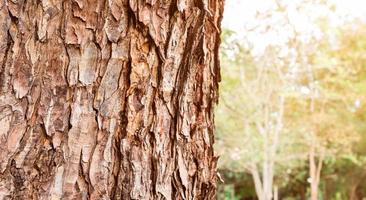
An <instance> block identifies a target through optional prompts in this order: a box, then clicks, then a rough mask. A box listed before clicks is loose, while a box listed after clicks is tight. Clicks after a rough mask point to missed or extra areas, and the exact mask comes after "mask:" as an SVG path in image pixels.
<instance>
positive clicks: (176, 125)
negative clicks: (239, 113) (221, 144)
mask: <svg viewBox="0 0 366 200" xmlns="http://www.w3.org/2000/svg"><path fill="white" fill-rule="evenodd" d="M222 12H223V0H176V1H175V0H174V1H173V0H129V1H128V0H98V1H97V0H88V1H86V0H65V1H57V0H42V1H40V0H0V23H1V24H0V27H1V31H0V64H1V65H0V66H1V68H0V70H1V71H0V72H1V74H0V127H1V128H0V199H52V200H54V199H214V198H215V190H216V163H217V157H216V156H215V155H214V152H213V147H212V145H213V142H214V136H213V129H214V123H213V120H214V119H213V106H214V104H215V103H216V102H217V96H218V93H217V90H218V82H219V80H220V76H219V60H218V46H219V41H220V38H219V35H220V22H221V18H222Z"/></svg>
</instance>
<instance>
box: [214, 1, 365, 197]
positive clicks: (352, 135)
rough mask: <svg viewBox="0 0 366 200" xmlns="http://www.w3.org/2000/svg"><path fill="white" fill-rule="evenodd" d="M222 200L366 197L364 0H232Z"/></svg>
mask: <svg viewBox="0 0 366 200" xmlns="http://www.w3.org/2000/svg"><path fill="white" fill-rule="evenodd" d="M221 74H222V77H221V79H222V80H221V84H220V101H219V106H218V108H217V109H216V119H215V120H216V130H217V131H216V144H215V150H216V151H217V154H218V155H220V159H219V172H220V176H221V179H222V181H221V182H220V183H219V195H218V199H220V200H221V199H223V200H251V199H259V200H272V199H274V200H278V199H285V200H305V199H311V200H348V199H349V200H363V199H366V1H365V0H347V1H346V0H226V6H225V16H224V21H223V34H222V47H221Z"/></svg>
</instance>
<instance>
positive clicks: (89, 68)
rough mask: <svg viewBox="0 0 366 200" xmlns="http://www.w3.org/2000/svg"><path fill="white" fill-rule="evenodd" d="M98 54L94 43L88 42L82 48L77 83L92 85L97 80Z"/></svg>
mask: <svg viewBox="0 0 366 200" xmlns="http://www.w3.org/2000/svg"><path fill="white" fill-rule="evenodd" d="M98 54H99V50H98V48H97V46H96V45H95V43H94V42H89V43H87V44H86V45H85V46H84V47H83V48H82V53H81V57H80V63H79V81H80V82H81V83H82V84H84V85H90V84H92V83H93V82H94V81H95V80H96V78H97V65H98V60H99V58H98V57H99V55H98Z"/></svg>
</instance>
